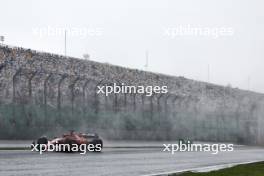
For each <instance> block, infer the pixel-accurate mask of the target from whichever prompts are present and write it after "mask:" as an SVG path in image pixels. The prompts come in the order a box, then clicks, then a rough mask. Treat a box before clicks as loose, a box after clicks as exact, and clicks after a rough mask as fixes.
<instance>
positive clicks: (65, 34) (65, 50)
mask: <svg viewBox="0 0 264 176" xmlns="http://www.w3.org/2000/svg"><path fill="white" fill-rule="evenodd" d="M64 55H65V57H66V55H67V30H65V32H64Z"/></svg>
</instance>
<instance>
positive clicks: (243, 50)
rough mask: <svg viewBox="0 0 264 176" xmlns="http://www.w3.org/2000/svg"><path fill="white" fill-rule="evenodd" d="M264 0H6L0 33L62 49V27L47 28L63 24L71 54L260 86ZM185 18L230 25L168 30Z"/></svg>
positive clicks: (20, 42)
mask: <svg viewBox="0 0 264 176" xmlns="http://www.w3.org/2000/svg"><path fill="white" fill-rule="evenodd" d="M262 7H263V2H262V1H257V0H255V1H249V0H242V1H241V0H231V1H230V0H222V1H216V0H203V1H196V0H186V1H179V0H175V1H172V0H170V1H166V0H155V1H153V0H134V1H128V0H113V1H107V0H98V1H82V0H75V1H72V0H69V1H62V0H61V1H60V0H58V1H52V0H45V1H37V0H34V1H33V0H32V1H30V0H25V1H15V0H10V1H1V11H0V21H1V28H0V35H4V36H5V41H4V43H5V44H8V45H15V46H19V47H25V48H31V49H36V50H40V51H46V52H52V53H57V54H64V48H65V46H64V42H65V36H64V33H63V32H61V33H56V34H54V33H52V32H51V33H48V32H47V31H48V29H49V30H55V29H64V28H67V29H68V30H69V31H68V34H67V46H66V48H67V55H68V56H74V57H78V58H83V54H86V53H87V54H89V56H90V59H91V60H95V61H98V62H103V63H105V62H107V63H111V64H114V65H121V66H125V67H130V68H137V69H144V70H148V71H153V72H159V73H164V74H169V75H175V76H184V77H187V78H190V79H195V80H201V81H206V82H207V81H209V82H211V83H215V84H220V85H231V86H232V87H238V88H241V89H249V90H252V91H257V92H262V93H263V92H264V80H263V79H262V75H263V51H264V50H263V47H264V46H263V40H264V34H263V32H262V31H263V28H264V23H263V21H264V20H263V18H264V11H263V9H262ZM186 26H189V27H191V28H203V29H204V28H209V29H215V28H217V29H220V28H225V29H229V30H231V31H232V33H231V34H230V35H227V36H217V37H215V36H210V35H185V36H180V35H177V36H171V35H170V32H169V31H171V30H172V29H176V28H179V27H186ZM45 30H46V32H45ZM70 30H77V34H76V33H75V34H73V33H70ZM78 30H79V32H80V31H81V30H85V31H86V33H85V35H84V34H83V33H78ZM43 31H44V32H43ZM146 58H148V59H146ZM146 65H147V66H146Z"/></svg>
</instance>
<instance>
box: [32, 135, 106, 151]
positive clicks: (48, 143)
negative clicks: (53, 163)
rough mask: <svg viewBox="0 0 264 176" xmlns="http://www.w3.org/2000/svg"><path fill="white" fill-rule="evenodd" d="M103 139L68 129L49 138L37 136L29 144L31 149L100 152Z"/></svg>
mask: <svg viewBox="0 0 264 176" xmlns="http://www.w3.org/2000/svg"><path fill="white" fill-rule="evenodd" d="M102 148H103V140H102V139H101V138H100V137H99V136H98V135H97V134H96V133H95V134H89V133H88V134H87V133H75V132H74V131H70V132H69V133H66V134H63V135H62V136H61V137H55V138H53V139H51V140H49V139H48V138H47V137H46V136H43V137H40V138H38V139H37V140H36V141H33V143H32V144H31V149H32V151H33V150H35V151H40V152H43V151H57V152H78V151H84V150H85V151H87V150H88V151H93V152H101V151H102Z"/></svg>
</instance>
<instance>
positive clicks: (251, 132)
mask: <svg viewBox="0 0 264 176" xmlns="http://www.w3.org/2000/svg"><path fill="white" fill-rule="evenodd" d="M0 74H1V76H0V105H1V106H0V129H1V133H0V138H7V137H8V138H9V137H11V138H32V137H36V136H38V135H42V134H56V133H60V132H61V131H65V130H70V129H76V130H83V131H86V130H87V129H89V130H91V131H93V130H96V131H98V132H99V133H100V134H101V135H102V136H103V137H105V138H112V139H160V140H163V139H179V138H189V139H194V140H210V141H232V142H239V143H251V144H256V143H258V144H261V143H263V141H264V140H263V138H264V135H263V134H264V132H263V130H262V128H261V127H262V124H264V123H263V109H264V108H263V107H264V103H263V102H264V101H263V100H264V96H263V95H262V94H259V93H254V92H249V91H243V90H239V89H234V88H231V87H223V86H218V85H213V84H208V83H204V82H198V81H194V80H190V79H186V78H183V77H173V76H168V75H163V74H157V73H151V72H144V71H140V70H134V69H128V68H124V67H118V66H113V65H109V64H102V63H97V62H93V61H84V60H81V59H76V58H70V57H63V56H59V55H54V54H49V53H43V52H36V51H32V50H29V49H23V48H15V47H8V46H0ZM111 83H125V84H127V85H144V86H148V85H152V86H156V85H159V86H162V85H167V86H168V90H169V93H168V94H166V95H163V96H160V95H153V96H151V97H147V96H145V95H141V94H131V95H130V94H115V95H110V96H109V97H105V96H103V95H98V94H96V91H95V90H96V86H97V85H100V84H101V85H103V84H111Z"/></svg>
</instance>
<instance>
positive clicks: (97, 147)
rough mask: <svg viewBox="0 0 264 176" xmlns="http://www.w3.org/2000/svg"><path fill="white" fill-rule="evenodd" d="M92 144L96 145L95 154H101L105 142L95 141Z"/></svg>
mask: <svg viewBox="0 0 264 176" xmlns="http://www.w3.org/2000/svg"><path fill="white" fill-rule="evenodd" d="M91 144H93V145H94V147H95V149H94V152H101V151H102V149H103V141H102V140H101V139H94V140H93V141H92V142H91ZM98 145H100V150H99V146H98Z"/></svg>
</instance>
